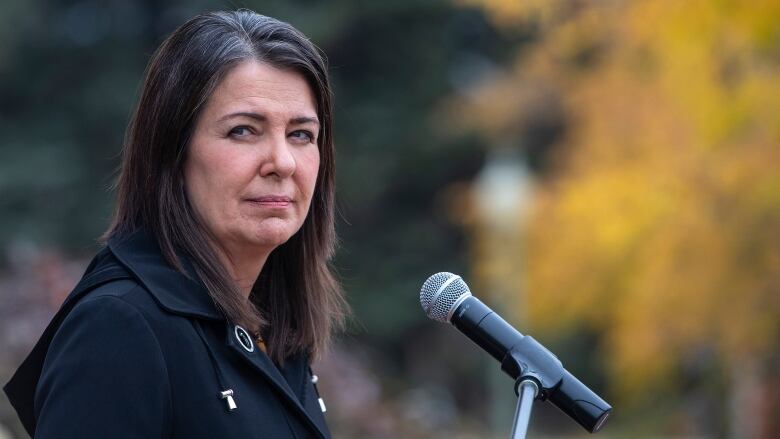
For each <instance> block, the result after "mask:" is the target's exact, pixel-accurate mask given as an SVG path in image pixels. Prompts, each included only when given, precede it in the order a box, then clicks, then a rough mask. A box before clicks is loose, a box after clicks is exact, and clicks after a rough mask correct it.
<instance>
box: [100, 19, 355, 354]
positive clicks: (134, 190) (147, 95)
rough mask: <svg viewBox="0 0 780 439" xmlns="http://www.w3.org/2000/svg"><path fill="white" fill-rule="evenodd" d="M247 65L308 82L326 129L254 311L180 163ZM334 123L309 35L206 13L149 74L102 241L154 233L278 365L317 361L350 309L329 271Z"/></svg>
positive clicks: (272, 22)
mask: <svg viewBox="0 0 780 439" xmlns="http://www.w3.org/2000/svg"><path fill="white" fill-rule="evenodd" d="M250 60H254V61H260V62H264V63H268V64H270V65H272V66H274V67H277V68H281V69H288V70H292V71H295V72H297V73H299V74H301V75H302V76H303V77H304V78H305V79H306V81H307V82H308V84H309V86H310V87H311V89H312V91H313V93H314V95H315V97H316V101H317V116H318V117H319V120H320V123H321V125H320V126H321V128H320V133H319V136H318V143H319V145H318V147H319V151H320V168H319V172H318V175H317V182H316V188H315V191H314V195H313V197H312V201H311V207H310V209H309V212H308V215H307V217H306V219H305V221H304V223H303V226H302V227H301V230H299V231H298V232H297V233H296V234H295V235H294V236H293V237H291V238H290V239H289V240H288V241H287V242H286V243H284V244H283V245H281V246H279V247H277V248H276V249H275V250H274V251H273V252H272V253H271V254H270V255H269V257H268V259H267V261H266V263H265V265H264V266H263V270H262V272H261V273H260V276H259V278H258V280H257V281H256V282H255V286H254V288H253V291H252V293H251V295H250V301H251V303H252V306H249V307H247V306H246V301H245V300H244V299H243V297H242V296H241V294H240V293H239V291H238V289H237V286H236V285H235V284H234V282H233V280H232V279H231V278H230V277H229V276H228V274H227V270H226V268H225V267H224V266H223V265H222V264H221V263H220V260H219V258H218V257H217V256H216V252H215V251H214V248H213V247H212V245H211V244H209V243H210V242H211V243H213V240H211V236H210V234H209V231H208V230H206V229H205V227H204V226H203V224H201V223H200V221H199V220H198V219H197V216H196V215H195V214H194V212H193V210H192V207H191V206H190V204H189V203H188V201H187V197H186V194H185V191H184V173H183V167H184V163H185V160H186V159H187V152H188V145H189V142H190V138H191V137H192V134H193V130H194V126H195V123H196V122H197V120H198V115H199V114H200V112H201V109H202V108H203V105H204V103H205V102H206V100H207V99H208V97H209V96H210V95H211V93H212V91H213V90H214V88H215V87H216V86H217V84H218V83H219V82H220V81H221V79H222V78H223V77H224V76H225V74H226V73H227V72H228V71H229V70H230V69H231V68H233V67H235V66H236V65H237V64H239V63H241V62H244V61H250ZM332 127H333V117H332V104H331V92H330V85H329V82H328V75H327V67H326V64H325V60H324V57H323V55H322V54H321V53H320V51H319V50H318V49H317V48H316V46H314V45H313V44H312V43H311V42H310V41H309V40H308V39H307V38H306V37H305V36H304V35H303V34H302V33H300V32H299V31H298V30H296V29H295V28H293V27H292V26H291V25H289V24H288V23H285V22H282V21H279V20H276V19H274V18H270V17H266V16H263V15H260V14H257V13H254V12H252V11H248V10H238V11H232V12H211V13H205V14H201V15H198V16H196V17H195V18H193V19H191V20H190V21H188V22H186V23H185V24H183V25H182V26H181V27H179V28H178V29H177V30H176V31H174V32H173V34H171V35H170V36H169V37H168V38H167V39H166V40H165V41H164V42H163V43H162V45H161V46H160V47H159V48H158V49H157V51H156V52H155V54H154V56H153V57H152V59H151V61H150V63H149V66H148V67H147V71H146V78H145V81H144V85H143V91H142V94H141V97H140V100H139V102H138V107H137V108H136V110H135V112H134V114H133V117H132V119H131V121H130V125H129V126H128V130H127V133H126V136H125V143H124V148H123V151H122V167H121V172H120V175H119V179H118V181H117V184H116V192H117V204H116V210H115V212H114V218H113V222H112V224H111V226H110V227H109V229H108V231H107V232H106V233H105V235H104V239H108V238H111V237H114V236H119V237H122V236H126V235H127V234H129V233H132V232H133V231H135V230H136V229H138V228H139V227H144V228H146V229H147V230H149V231H150V232H151V233H153V234H154V236H155V237H156V239H157V242H158V244H159V245H160V249H161V251H162V254H163V256H164V257H165V259H166V260H167V261H168V263H169V264H171V265H172V266H173V267H175V268H177V269H178V270H179V271H181V272H185V270H183V268H182V263H181V261H180V260H179V258H178V256H177V254H183V255H184V256H186V257H188V258H189V259H190V260H191V261H192V263H193V265H194V266H195V269H196V271H197V273H198V275H199V277H200V278H201V280H202V281H203V283H204V284H205V286H206V288H207V289H208V291H209V293H210V294H211V296H212V298H213V300H214V302H215V303H216V304H217V306H218V307H219V308H220V310H221V311H222V312H223V313H224V314H225V316H226V317H227V318H228V319H230V320H231V321H233V322H235V323H238V324H241V325H245V326H246V327H247V328H248V329H250V330H253V331H256V332H257V333H259V334H262V336H263V337H264V338H265V342H266V346H267V349H268V354H269V355H270V357H271V358H272V359H274V361H277V362H282V361H284V359H285V358H287V357H289V356H290V355H293V354H297V353H305V354H308V355H317V354H318V353H321V352H322V350H323V349H324V348H325V347H326V345H327V343H328V341H329V339H330V336H331V333H332V332H333V329H335V328H336V327H339V326H341V325H342V324H343V322H344V317H345V315H346V313H347V306H346V303H345V301H344V299H343V296H342V293H341V289H340V286H339V284H338V282H337V281H336V279H335V277H334V275H333V274H332V271H331V267H330V265H329V261H330V259H331V257H332V256H333V253H334V249H335V244H336V234H335V227H334V190H335V181H334V173H335V168H334V165H335V164H334V151H333V135H332Z"/></svg>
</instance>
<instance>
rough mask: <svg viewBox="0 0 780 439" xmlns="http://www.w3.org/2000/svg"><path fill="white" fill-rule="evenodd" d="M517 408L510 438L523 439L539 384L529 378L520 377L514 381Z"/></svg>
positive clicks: (526, 431)
mask: <svg viewBox="0 0 780 439" xmlns="http://www.w3.org/2000/svg"><path fill="white" fill-rule="evenodd" d="M515 393H516V394H517V409H516V410H515V419H514V421H513V423H512V439H525V435H526V434H527V433H528V423H529V422H530V421H531V409H532V408H533V403H534V399H536V395H538V394H539V386H538V385H536V382H535V381H534V380H532V379H530V378H525V377H521V378H519V379H518V380H517V381H516V382H515Z"/></svg>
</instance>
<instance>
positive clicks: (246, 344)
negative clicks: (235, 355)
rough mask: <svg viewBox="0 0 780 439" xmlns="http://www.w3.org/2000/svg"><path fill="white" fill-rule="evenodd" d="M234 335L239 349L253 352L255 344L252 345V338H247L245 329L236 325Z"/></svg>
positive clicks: (247, 334)
mask: <svg viewBox="0 0 780 439" xmlns="http://www.w3.org/2000/svg"><path fill="white" fill-rule="evenodd" d="M235 333H236V339H237V340H238V344H240V345H241V347H242V348H244V350H246V351H247V352H254V350H255V344H254V343H252V337H250V336H249V333H248V332H247V331H246V329H244V328H242V327H240V326H238V325H236V328H235Z"/></svg>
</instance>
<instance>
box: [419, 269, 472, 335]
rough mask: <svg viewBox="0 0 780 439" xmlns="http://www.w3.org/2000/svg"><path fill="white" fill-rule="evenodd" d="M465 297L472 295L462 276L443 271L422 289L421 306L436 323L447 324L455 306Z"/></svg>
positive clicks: (435, 275)
mask: <svg viewBox="0 0 780 439" xmlns="http://www.w3.org/2000/svg"><path fill="white" fill-rule="evenodd" d="M464 295H469V296H470V295H471V291H470V290H469V287H468V285H466V282H464V281H463V279H461V277H460V276H458V275H457V274H453V273H448V272H446V271H443V272H441V273H436V274H434V275H433V276H431V277H429V278H428V279H427V280H426V281H425V283H423V286H422V288H421V289H420V305H421V306H422V309H423V311H425V314H426V315H427V316H428V317H429V318H431V319H433V320H436V321H439V322H442V323H447V322H449V320H450V317H451V315H452V311H454V310H453V308H454V305H455V304H456V303H457V302H458V299H460V298H461V297H463V296H464Z"/></svg>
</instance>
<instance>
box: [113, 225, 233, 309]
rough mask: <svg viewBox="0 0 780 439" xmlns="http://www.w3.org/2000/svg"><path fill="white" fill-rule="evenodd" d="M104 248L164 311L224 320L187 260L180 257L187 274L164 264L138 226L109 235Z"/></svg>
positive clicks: (153, 243) (148, 235)
mask: <svg viewBox="0 0 780 439" xmlns="http://www.w3.org/2000/svg"><path fill="white" fill-rule="evenodd" d="M108 248H109V249H110V250H111V253H113V254H114V256H115V257H116V258H117V259H118V260H119V262H121V263H122V265H124V266H125V267H127V269H129V270H130V271H131V272H132V273H133V275H134V276H135V277H136V278H137V280H138V281H139V282H140V283H141V284H142V285H143V286H144V287H145V288H146V289H147V290H148V291H149V292H150V293H151V294H152V296H153V297H154V299H155V300H156V301H157V303H158V304H159V305H160V307H162V308H163V309H165V310H166V311H168V312H171V313H174V314H180V315H184V316H189V317H199V318H204V319H211V320H224V318H225V317H224V316H223V315H222V314H221V313H220V312H219V311H218V310H217V307H216V305H215V304H214V301H213V300H212V299H211V296H210V295H209V293H208V291H207V290H206V288H205V286H203V284H202V283H201V282H200V281H199V280H198V276H197V274H196V272H195V270H194V267H193V266H192V264H191V263H190V262H189V260H188V259H187V258H181V260H182V263H183V265H184V268H185V270H186V271H187V275H185V274H183V273H181V272H179V271H177V270H176V269H174V268H173V267H171V266H170V265H168V263H167V262H166V261H165V259H164V258H163V256H162V252H161V251H160V247H159V246H158V244H157V241H156V239H155V238H154V236H153V235H152V234H151V233H149V232H148V231H146V230H144V229H138V230H136V231H135V232H133V233H131V234H129V235H127V236H125V237H122V238H116V237H115V238H111V239H110V240H109V241H108Z"/></svg>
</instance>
